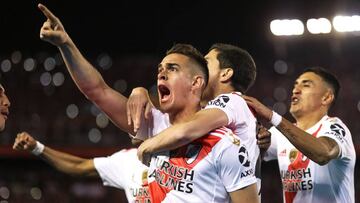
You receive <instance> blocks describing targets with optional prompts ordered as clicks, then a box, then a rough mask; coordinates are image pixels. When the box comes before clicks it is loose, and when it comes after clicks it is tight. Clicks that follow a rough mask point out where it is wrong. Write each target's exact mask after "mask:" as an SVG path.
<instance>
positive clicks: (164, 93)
mask: <svg viewBox="0 0 360 203" xmlns="http://www.w3.org/2000/svg"><path fill="white" fill-rule="evenodd" d="M158 90H159V93H160V102H166V101H167V100H169V98H170V90H169V88H167V87H166V86H165V85H159V86H158Z"/></svg>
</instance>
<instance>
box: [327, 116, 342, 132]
mask: <svg viewBox="0 0 360 203" xmlns="http://www.w3.org/2000/svg"><path fill="white" fill-rule="evenodd" d="M321 124H322V125H323V126H324V127H325V129H327V128H330V129H333V128H344V129H347V126H346V125H345V123H344V122H343V121H342V120H341V119H340V118H338V117H330V116H326V117H324V119H323V121H322V123H321Z"/></svg>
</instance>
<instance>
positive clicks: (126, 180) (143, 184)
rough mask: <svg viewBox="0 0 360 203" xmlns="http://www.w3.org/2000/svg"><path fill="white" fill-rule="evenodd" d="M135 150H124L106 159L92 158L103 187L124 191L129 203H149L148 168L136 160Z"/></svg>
mask: <svg viewBox="0 0 360 203" xmlns="http://www.w3.org/2000/svg"><path fill="white" fill-rule="evenodd" d="M136 153H137V149H128V150H127V149H124V150H121V151H119V152H117V153H115V154H113V155H111V156H108V157H99V158H94V165H95V168H96V170H97V172H98V173H99V175H100V177H101V179H102V181H103V184H104V185H105V186H112V187H116V188H119V189H123V190H125V194H126V197H127V199H128V202H129V203H150V202H151V199H150V192H149V188H148V183H147V171H148V167H147V166H145V165H143V164H142V163H141V162H140V161H139V159H138V158H137V155H136Z"/></svg>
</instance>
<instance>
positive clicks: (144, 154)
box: [137, 139, 151, 166]
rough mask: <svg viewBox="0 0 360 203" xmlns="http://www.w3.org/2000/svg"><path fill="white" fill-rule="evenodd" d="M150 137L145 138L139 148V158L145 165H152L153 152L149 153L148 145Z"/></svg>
mask: <svg viewBox="0 0 360 203" xmlns="http://www.w3.org/2000/svg"><path fill="white" fill-rule="evenodd" d="M148 141H149V139H147V140H145V141H144V142H143V143H142V144H141V145H140V146H139V147H138V149H137V156H138V159H139V160H140V161H141V162H142V163H143V164H145V165H147V166H149V165H150V158H151V154H150V153H148V147H149V146H148V145H149V143H150V142H148Z"/></svg>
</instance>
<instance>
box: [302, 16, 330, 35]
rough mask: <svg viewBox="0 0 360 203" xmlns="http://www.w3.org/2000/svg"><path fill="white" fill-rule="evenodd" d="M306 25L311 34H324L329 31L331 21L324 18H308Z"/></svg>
mask: <svg viewBox="0 0 360 203" xmlns="http://www.w3.org/2000/svg"><path fill="white" fill-rule="evenodd" d="M306 27H307V29H308V31H309V32H310V33H311V34H321V33H323V34H326V33H330V32H331V22H330V21H329V20H328V19H326V18H318V19H315V18H310V19H309V20H307V22H306Z"/></svg>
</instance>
